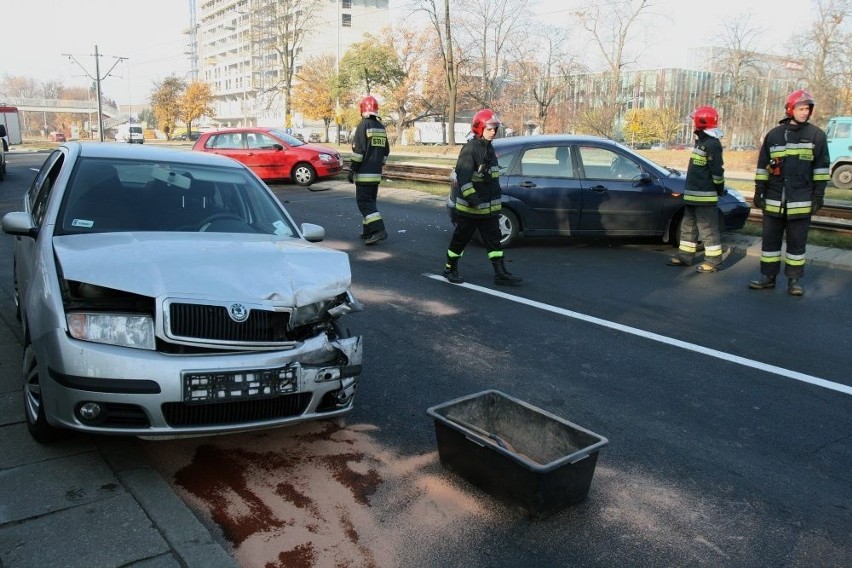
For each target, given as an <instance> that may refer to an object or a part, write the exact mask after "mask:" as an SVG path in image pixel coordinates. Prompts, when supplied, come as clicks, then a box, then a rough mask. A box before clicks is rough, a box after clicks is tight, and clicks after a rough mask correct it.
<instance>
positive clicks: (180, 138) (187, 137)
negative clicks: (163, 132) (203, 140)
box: [172, 130, 201, 142]
mask: <svg viewBox="0 0 852 568" xmlns="http://www.w3.org/2000/svg"><path fill="white" fill-rule="evenodd" d="M200 136H201V133H200V132H198V131H197V130H193V131H192V132H189V133H186V132H181V133H180V134H178V135H177V136H175V137H174V138H172V140H175V141H177V142H186V141H195V140H198V138H199V137H200Z"/></svg>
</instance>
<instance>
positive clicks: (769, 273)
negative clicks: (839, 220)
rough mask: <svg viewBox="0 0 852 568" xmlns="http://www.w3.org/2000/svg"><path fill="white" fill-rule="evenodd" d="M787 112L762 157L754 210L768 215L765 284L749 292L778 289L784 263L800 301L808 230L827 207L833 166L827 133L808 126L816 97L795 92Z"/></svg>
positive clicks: (763, 262)
mask: <svg viewBox="0 0 852 568" xmlns="http://www.w3.org/2000/svg"><path fill="white" fill-rule="evenodd" d="M784 111H785V115H786V116H785V117H784V118H783V119H782V120H781V121H780V122H779V125H778V126H776V127H774V128H772V130H770V131H769V132H768V133H767V134H766V137H765V138H764V140H763V144H762V145H761V147H760V153H759V154H758V157H757V170H756V171H755V176H754V206H755V207H757V208H758V209H762V210H763V231H762V233H763V234H762V244H761V254H760V278H759V279H757V280H752V281H751V282H749V288H751V289H753V290H768V289H772V288H775V278H776V276H777V275H778V273H779V272H780V271H781V261H782V259H783V261H784V275H785V276H786V277H787V292H788V293H789V294H792V295H793V296H801V295H803V294H804V293H805V289H804V287H803V286H802V284H801V278H802V277H803V276H804V274H805V247H806V245H807V242H808V228H809V227H810V224H811V216H812V215H813V214H815V213H816V212H817V211H819V209H820V208H822V205H823V199H824V197H825V186H826V185H827V184H828V180H829V177H830V161H829V155H828V143H827V141H826V137H825V132H823V131H822V130H821V129H820V128H818V127H816V126H814V125H813V124H811V123H809V122H808V120H809V119H810V118H811V115H812V114H813V111H814V98H813V97H812V96H811V94H810V93H809V92H808V91H806V90H804V89H797V90H795V91H793V92H792V93H790V96H788V97H787V102H786V104H785V106H784ZM785 234H786V240H787V245H786V250H785V251H784V253H783V255H782V253H781V241H782V240H783V239H784V237H785Z"/></svg>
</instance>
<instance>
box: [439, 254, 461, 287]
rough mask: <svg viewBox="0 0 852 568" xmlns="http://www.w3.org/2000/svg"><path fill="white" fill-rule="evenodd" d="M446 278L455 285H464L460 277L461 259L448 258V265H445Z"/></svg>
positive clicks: (455, 257)
mask: <svg viewBox="0 0 852 568" xmlns="http://www.w3.org/2000/svg"><path fill="white" fill-rule="evenodd" d="M443 275H444V278H446V279H447V280H448V281H450V282H452V283H453V284H462V283H463V282H464V280H462V277H461V276H459V257H457V256H454V257H451V256H449V255H448V256H447V263H446V264H445V265H444V273H443Z"/></svg>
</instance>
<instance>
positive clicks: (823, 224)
mask: <svg viewBox="0 0 852 568" xmlns="http://www.w3.org/2000/svg"><path fill="white" fill-rule="evenodd" d="M348 166H349V164H348V162H347V163H346V164H345V167H348ZM451 171H452V168H451V167H449V166H420V165H412V164H399V163H389V164H387V165H385V167H384V170H383V175H384V177H386V178H388V179H390V180H393V179H404V180H409V181H419V182H423V183H443V184H449V182H450V172H451ZM762 213H763V212H762V211H760V210H759V209H754V208H752V212H751V215H750V216H749V220H751V221H755V222H759V221H760V220H761V218H762ZM811 227H812V228H814V229H821V230H824V231H834V232H838V233H844V234H851V235H852V205H847V204H845V203H843V202H840V201H836V200H835V201H829V202H827V203H826V204H825V206H824V207H823V208H822V209H820V210H819V214H818V215H815V216H814V217H813V218H812V219H811Z"/></svg>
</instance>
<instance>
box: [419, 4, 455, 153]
mask: <svg viewBox="0 0 852 568" xmlns="http://www.w3.org/2000/svg"><path fill="white" fill-rule="evenodd" d="M419 9H420V10H422V11H423V12H425V13H426V15H427V16H428V17H429V21H430V22H431V23H432V27H433V28H434V30H435V37H436V38H437V40H438V54H439V55H440V59H441V61H442V63H443V71H444V81H445V83H446V86H447V95H448V102H447V110H448V113H447V115H448V116H447V118H448V122H449V127H448V128H447V130H448V132H447V144H449V145H450V146H455V144H456V141H455V123H456V103H457V101H458V77H459V70H458V68H457V66H456V65H457V63H456V50H457V47H456V45H455V44H454V42H453V33H452V23H451V20H450V0H444V6H443V11H439V8H438V5H437V4H436V0H420V8H419Z"/></svg>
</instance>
